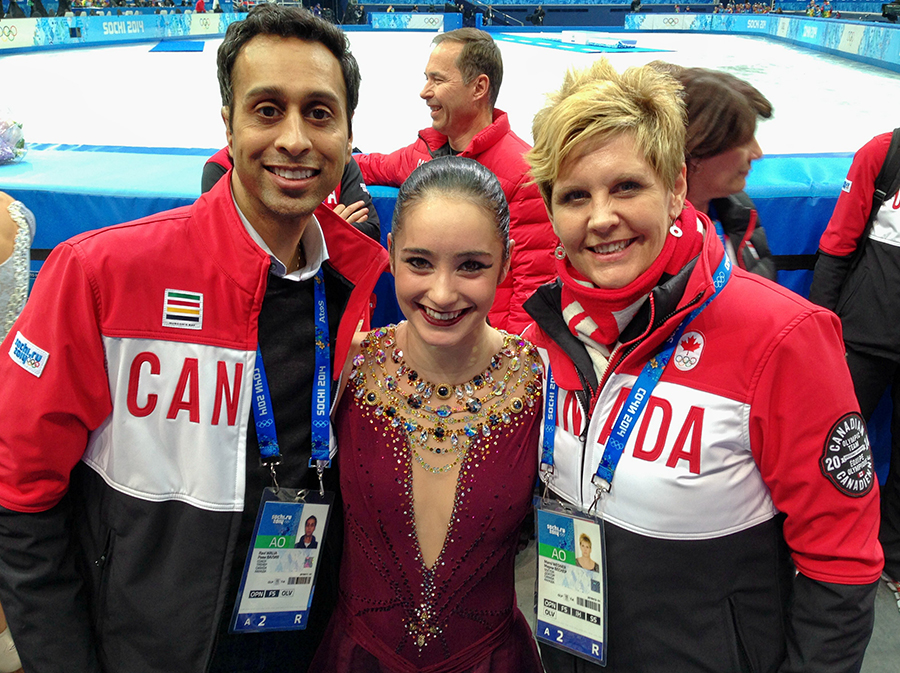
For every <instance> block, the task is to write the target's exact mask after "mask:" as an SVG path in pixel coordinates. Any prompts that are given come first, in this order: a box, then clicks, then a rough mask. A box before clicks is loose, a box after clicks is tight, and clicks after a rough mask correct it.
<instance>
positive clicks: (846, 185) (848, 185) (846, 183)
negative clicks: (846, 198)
mask: <svg viewBox="0 0 900 673" xmlns="http://www.w3.org/2000/svg"><path fill="white" fill-rule="evenodd" d="M851 187H853V183H852V182H851V181H850V180H844V185H843V186H842V187H841V191H842V192H847V193H848V194H849V193H850V188H851Z"/></svg>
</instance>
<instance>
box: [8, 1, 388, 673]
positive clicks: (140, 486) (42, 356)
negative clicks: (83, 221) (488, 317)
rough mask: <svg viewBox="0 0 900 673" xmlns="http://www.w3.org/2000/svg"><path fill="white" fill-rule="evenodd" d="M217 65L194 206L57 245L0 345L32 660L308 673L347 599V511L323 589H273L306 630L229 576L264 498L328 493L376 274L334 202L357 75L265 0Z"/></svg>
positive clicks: (25, 648) (281, 517) (159, 670)
mask: <svg viewBox="0 0 900 673" xmlns="http://www.w3.org/2000/svg"><path fill="white" fill-rule="evenodd" d="M217 63H218V74H219V85H220V91H221V94H222V117H223V120H224V122H225V132H226V137H227V138H228V146H229V149H230V153H231V156H232V157H233V159H234V168H233V169H231V170H230V171H229V172H228V173H226V175H225V177H223V178H222V179H221V180H219V182H218V183H217V184H216V185H215V186H214V187H213V188H212V189H211V190H210V191H209V192H207V193H206V194H204V195H203V196H201V197H200V198H199V199H198V200H197V201H196V202H195V203H194V204H193V205H191V206H185V207H183V208H178V209H176V210H171V211H168V212H165V213H160V214H158V215H153V216H150V217H146V218H144V219H142V220H138V221H135V222H130V223H127V224H124V225H120V226H116V227H108V228H106V229H101V230H98V231H91V232H86V233H83V234H81V235H79V236H76V237H75V238H73V239H70V240H68V241H66V242H64V243H61V244H60V245H58V246H57V247H56V249H55V250H54V251H53V253H52V254H51V255H50V257H49V259H48V260H47V262H46V263H45V264H44V266H43V268H42V269H41V273H40V276H39V278H38V279H37V282H36V283H35V285H34V291H33V292H32V295H31V298H30V299H29V301H28V303H27V304H26V306H25V309H24V311H23V312H22V315H21V316H20V317H19V319H18V320H17V321H16V323H15V324H14V325H13V328H12V330H11V332H10V334H9V336H8V337H7V338H6V341H4V342H3V346H2V350H3V357H2V358H0V601H2V603H3V609H4V611H5V612H6V615H7V617H8V619H9V625H10V630H11V631H12V635H13V636H14V637H15V639H16V645H17V647H18V651H19V655H20V657H21V659H22V664H23V667H24V668H25V669H26V670H29V671H43V672H45V673H62V672H63V671H79V672H80V673H100V672H101V671H128V672H129V673H170V672H177V673H237V672H238V671H249V670H253V671H267V672H268V671H283V670H287V669H288V668H290V670H291V671H297V672H304V671H306V669H307V666H308V664H309V662H310V661H311V659H312V655H313V653H314V652H315V650H316V648H317V646H318V643H319V641H320V640H321V637H322V634H323V633H324V629H325V626H326V625H327V623H328V620H329V618H330V616H331V612H332V610H333V609H334V606H335V605H336V603H337V589H338V585H337V579H338V566H339V563H340V558H341V543H342V539H343V534H342V518H341V515H340V512H341V507H340V501H339V500H337V502H336V503H335V505H334V509H333V510H332V516H331V517H329V520H328V521H326V520H325V519H324V518H320V519H319V520H320V521H321V522H322V523H320V527H319V531H320V534H319V535H318V539H317V543H318V544H317V554H319V556H318V561H317V562H318V564H319V567H320V569H321V571H320V572H319V573H318V576H317V578H316V580H315V591H314V592H309V593H306V594H300V593H299V592H298V590H297V589H296V588H293V589H292V590H291V591H292V592H297V593H291V594H288V593H283V594H277V593H276V595H274V596H273V595H271V594H270V595H269V598H274V599H277V600H281V599H282V598H286V599H287V600H293V601H295V602H294V604H293V605H291V606H290V608H291V610H292V611H293V613H294V614H289V615H288V616H289V617H293V619H288V620H285V619H283V618H281V617H282V616H283V615H284V610H283V609H282V608H281V606H276V608H277V609H276V610H271V609H270V608H267V607H266V606H265V605H264V604H263V601H262V600H261V599H263V598H264V597H263V596H258V595H257V596H248V598H249V597H252V598H253V599H254V600H253V601H252V602H250V603H248V602H246V601H243V600H240V596H241V595H242V592H241V591H240V587H241V582H242V574H243V570H244V567H245V559H247V558H252V553H253V552H252V551H251V550H252V549H253V548H254V546H255V544H254V541H255V540H256V539H257V537H258V536H257V535H254V524H255V522H256V516H257V512H258V511H260V509H262V510H263V512H264V513H265V511H266V509H265V508H264V507H261V504H260V503H261V501H262V498H263V493H266V492H267V488H268V487H274V486H277V487H278V488H277V489H272V491H271V493H272V494H274V495H277V494H280V497H282V498H284V497H285V496H287V495H288V494H289V493H290V494H292V495H296V496H297V497H298V498H299V497H300V496H301V495H302V494H301V493H299V492H297V493H295V490H297V489H305V490H312V491H315V492H319V490H320V489H323V488H324V489H328V490H329V491H330V492H332V493H337V492H338V491H339V480H338V476H337V474H336V467H329V468H327V469H325V468H326V463H327V462H328V460H327V459H326V458H325V456H329V455H333V454H332V453H331V451H330V450H329V449H332V448H334V447H329V441H328V437H329V429H328V421H327V414H328V410H329V408H330V407H331V405H332V404H333V401H334V398H335V394H336V390H337V385H331V383H334V382H335V379H336V377H337V376H339V374H340V372H341V369H342V367H343V364H344V361H345V360H346V358H347V355H348V352H349V350H350V346H351V343H352V339H353V335H354V333H355V332H356V330H357V328H358V327H359V326H360V325H362V326H365V325H366V324H367V322H368V318H369V299H370V297H371V294H372V291H373V289H374V286H375V283H376V281H377V280H378V277H379V275H380V274H381V272H382V271H383V270H384V269H386V267H387V252H386V251H385V250H384V248H382V247H381V246H380V245H379V244H378V243H376V242H375V241H373V240H372V239H370V238H369V237H367V236H365V235H364V234H362V233H361V232H359V231H358V230H356V229H355V228H354V227H353V226H351V225H350V224H349V223H348V222H345V221H344V220H343V219H341V218H340V217H339V216H338V215H336V214H335V213H333V212H332V211H331V210H329V209H328V208H326V207H323V206H322V201H323V200H324V199H325V198H326V197H327V196H328V195H329V194H330V193H331V192H332V191H333V190H334V188H335V187H336V186H337V184H338V182H339V181H340V179H341V173H342V172H343V170H344V166H345V165H346V163H347V161H348V160H349V139H350V134H351V128H350V123H351V118H352V116H353V111H354V109H355V107H356V102H357V100H358V94H359V69H358V67H357V64H356V61H355V59H354V58H353V55H352V54H351V53H350V51H349V44H348V42H347V39H346V37H345V35H344V34H343V33H342V32H341V31H340V30H339V29H338V28H337V27H335V26H333V25H332V24H330V23H328V22H326V21H324V20H322V19H317V18H315V17H314V16H313V15H312V14H311V13H309V12H307V11H305V10H299V9H297V8H289V7H284V6H282V5H277V4H274V3H261V4H260V5H257V6H256V7H254V8H253V9H252V10H251V11H250V12H249V13H248V14H247V15H246V18H245V19H244V20H242V21H237V22H235V23H232V24H231V25H230V26H229V27H228V31H227V32H226V34H225V39H224V40H223V42H222V44H221V46H220V48H219V51H218V59H217ZM254 409H255V412H254ZM319 468H321V469H322V471H321V472H320V471H319ZM276 479H277V482H276ZM304 497H306V498H307V500H306V502H307V503H308V502H309V497H310V496H308V495H307V496H304ZM295 502H297V500H295ZM284 504H285V503H284V502H279V503H278V505H279V507H282V506H283V505H284ZM305 506H306V505H304V507H305ZM316 508H317V509H316V510H315V511H316V512H317V513H318V515H319V516H320V517H321V516H322V513H323V509H324V510H326V511H327V507H325V506H324V505H316ZM280 511H285V510H280ZM304 511H305V510H304ZM300 514H301V513H300V512H298V511H296V510H291V511H290V513H289V514H278V515H277V517H278V523H277V525H278V526H279V528H277V530H278V531H284V533H283V534H280V535H277V536H276V537H279V538H283V536H285V535H287V534H288V532H289V531H290V530H291V528H290V526H291V525H293V526H294V534H295V535H296V524H297V523H298V522H299V521H300ZM274 518H275V517H274V515H273V516H272V517H270V521H273V520H274ZM303 518H304V519H305V518H307V517H306V516H304V517H303ZM289 520H291V521H293V522H294V523H293V524H289V523H288V521H289ZM326 523H327V526H326ZM301 525H302V524H301ZM273 539H274V538H273ZM291 551H293V548H292V549H291ZM269 558H271V557H269ZM304 558H310V559H312V556H310V555H307V556H305V557H304ZM289 560H290V559H289ZM293 560H296V557H293ZM287 562H288V561H285V563H287ZM279 563H281V561H279ZM260 565H266V563H263V564H260ZM269 565H270V566H272V568H271V570H272V571H273V572H280V571H276V569H275V567H274V562H272V563H270V564H269ZM252 567H253V568H254V573H258V572H261V573H266V572H268V571H267V570H266V569H264V568H261V567H259V566H257V565H253V566H252ZM258 567H259V570H257V568H258ZM288 569H289V570H291V569H292V566H291V567H289V568H288ZM299 575H300V573H298V575H297V577H298V579H308V578H307V577H300V576H299ZM263 579H265V580H270V581H272V582H273V583H274V582H275V581H276V580H277V581H279V582H280V581H281V579H280V578H274V579H272V578H271V576H270V577H265V578H263ZM287 583H288V582H285V584H287ZM298 584H299V583H298ZM298 596H302V598H303V600H304V602H305V603H306V604H305V605H304V604H303V603H300V601H298V600H297V597H298ZM310 598H311V601H310ZM257 599H260V600H257ZM235 605H237V608H236V609H235ZM269 605H270V606H271V605H272V604H271V603H270V604H269ZM257 606H259V607H257ZM304 607H308V608H309V609H303V608H304ZM250 608H253V612H252V613H251V612H250V611H249V609H250ZM294 608H296V609H294ZM257 610H258V611H259V613H260V614H258V613H257ZM266 612H270V613H273V612H274V613H277V614H276V616H275V617H273V615H272V614H269V615H267V614H265V613H266ZM239 613H241V614H242V616H243V617H244V619H242V620H241V621H240V622H239V621H238V619H237V614H239ZM232 615H235V617H234V620H233V621H232V619H233V618H232ZM266 617H269V619H268V622H266ZM297 618H300V619H299V620H298V619H297ZM304 620H305V621H304ZM273 622H274V624H273ZM232 624H233V626H234V628H229V627H230V626H232ZM239 625H240V627H241V628H237V627H238V626H239ZM297 625H299V626H305V627H306V628H305V629H303V630H297V631H293V630H285V629H291V628H294V627H295V626H297Z"/></svg>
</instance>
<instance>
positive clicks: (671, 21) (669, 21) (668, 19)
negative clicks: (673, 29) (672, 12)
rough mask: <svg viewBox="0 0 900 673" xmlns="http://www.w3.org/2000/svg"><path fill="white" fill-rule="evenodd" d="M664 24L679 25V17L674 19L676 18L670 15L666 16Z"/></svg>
mask: <svg viewBox="0 0 900 673" xmlns="http://www.w3.org/2000/svg"><path fill="white" fill-rule="evenodd" d="M663 25H664V26H677V25H678V19H674V18H672V17H670V16H669V17H666V18H665V19H663Z"/></svg>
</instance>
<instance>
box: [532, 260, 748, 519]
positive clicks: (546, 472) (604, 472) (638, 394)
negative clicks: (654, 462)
mask: <svg viewBox="0 0 900 673" xmlns="http://www.w3.org/2000/svg"><path fill="white" fill-rule="evenodd" d="M730 277H731V261H730V260H729V259H728V254H727V253H726V254H723V255H722V260H721V261H720V262H719V266H718V267H717V268H716V271H715V273H714V274H713V284H714V285H715V288H716V289H715V292H713V294H712V296H710V297H709V299H707V300H706V301H705V302H703V304H702V305H701V306H699V307H697V308H695V309H694V310H693V311H691V313H690V315H688V316H687V318H685V319H684V320H683V321H682V322H681V324H680V325H678V327H677V328H676V329H675V331H674V332H672V334H670V335H669V338H668V339H666V341H665V343H664V344H663V349H662V351H661V352H660V353H659V354H658V355H656V356H655V357H652V358H650V360H649V362H647V364H645V365H644V368H643V369H642V370H641V373H640V375H639V376H638V378H637V381H635V383H634V386H633V387H632V388H631V392H630V393H629V394H628V398H627V399H626V400H625V403H624V404H623V405H622V409H621V411H620V412H619V416H618V418H616V422H615V423H614V424H613V430H612V432H611V433H610V437H609V441H608V442H607V444H606V448H605V449H604V451H603V456H602V457H601V458H600V464H599V465H598V466H597V472H596V473H595V474H594V476H593V477H592V478H591V483H593V484H594V486H595V487H596V488H597V495H596V498H595V499H594V502H593V503H592V504H591V508H593V507H594V506H595V505H596V504H597V502H598V501H599V500H600V498H601V497H602V496H603V495H604V494H605V493H609V490H610V488H611V485H612V480H613V476H614V474H615V471H616V467H617V466H618V464H619V459H620V458H621V457H622V452H623V451H624V450H625V445H626V444H627V443H628V438H629V437H630V436H631V431H632V430H633V429H634V426H635V425H636V423H635V421H636V420H637V419H638V418H640V416H641V414H642V413H643V411H644V407H646V405H647V402H649V400H650V394H651V393H652V392H653V389H654V388H655V387H656V384H657V383H659V380H660V378H662V374H663V371H665V368H666V365H667V364H668V363H669V359H670V358H671V357H672V353H674V352H675V348H676V347H677V345H678V341H679V340H680V339H681V335H682V334H684V331H685V329H686V328H687V326H688V325H689V324H690V323H691V322H692V321H693V320H694V319H695V318H696V317H697V316H698V315H700V312H701V311H703V309H705V308H706V307H707V306H709V303H710V302H711V301H712V300H713V299H715V298H716V297H717V296H718V294H719V292H721V291H722V288H723V287H725V284H726V283H727V282H728V279H729V278H730ZM558 394H559V387H558V386H557V384H556V381H555V380H554V379H553V372H552V371H551V369H550V367H549V366H548V367H547V393H546V395H545V398H544V441H543V445H542V447H541V476H542V478H543V479H544V482H545V484H548V485H549V479H550V477H551V475H552V474H553V447H554V438H555V434H556V411H557V410H556V407H557V397H558Z"/></svg>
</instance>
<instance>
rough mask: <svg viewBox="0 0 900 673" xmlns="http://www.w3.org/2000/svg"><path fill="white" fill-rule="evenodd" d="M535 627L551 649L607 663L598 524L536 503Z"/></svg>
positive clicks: (603, 571)
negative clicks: (556, 648)
mask: <svg viewBox="0 0 900 673" xmlns="http://www.w3.org/2000/svg"><path fill="white" fill-rule="evenodd" d="M536 510H537V515H536V517H535V525H536V527H537V535H536V537H537V600H536V607H537V628H536V629H535V633H536V636H537V639H538V641H540V643H541V645H542V646H547V645H552V646H553V647H558V648H560V649H563V650H566V651H567V652H571V653H572V654H574V655H576V656H578V657H581V658H583V659H587V660H588V661H591V662H592V663H594V664H599V665H600V666H605V665H606V540H605V538H604V534H603V521H602V520H599V519H593V518H590V517H587V516H585V515H583V514H581V513H580V512H578V511H577V510H574V509H571V508H569V507H567V506H565V505H563V504H562V503H559V502H557V501H554V500H549V501H548V500H542V499H540V498H538V499H537V502H536Z"/></svg>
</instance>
